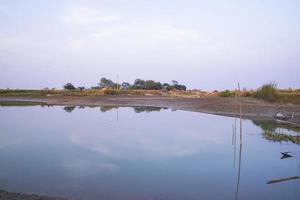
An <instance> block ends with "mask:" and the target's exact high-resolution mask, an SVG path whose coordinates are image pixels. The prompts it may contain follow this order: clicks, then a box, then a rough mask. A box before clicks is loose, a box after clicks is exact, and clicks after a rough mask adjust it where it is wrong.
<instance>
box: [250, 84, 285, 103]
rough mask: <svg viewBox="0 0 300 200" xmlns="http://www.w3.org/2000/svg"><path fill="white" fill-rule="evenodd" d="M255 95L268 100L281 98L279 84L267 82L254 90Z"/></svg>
mask: <svg viewBox="0 0 300 200" xmlns="http://www.w3.org/2000/svg"><path fill="white" fill-rule="evenodd" d="M253 96H254V97H255V98H258V99H263V100H266V101H276V100H277V99H278V98H279V94H278V90H277V84H276V83H267V84H264V85H263V86H262V87H260V88H259V89H257V90H256V92H254V94H253Z"/></svg>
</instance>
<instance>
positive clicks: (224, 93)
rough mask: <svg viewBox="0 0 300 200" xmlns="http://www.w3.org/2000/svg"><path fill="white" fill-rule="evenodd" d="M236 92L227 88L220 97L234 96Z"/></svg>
mask: <svg viewBox="0 0 300 200" xmlns="http://www.w3.org/2000/svg"><path fill="white" fill-rule="evenodd" d="M233 96H234V93H232V92H230V91H229V90H225V91H223V92H221V93H220V97H233Z"/></svg>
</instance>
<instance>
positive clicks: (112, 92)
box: [101, 88, 120, 95]
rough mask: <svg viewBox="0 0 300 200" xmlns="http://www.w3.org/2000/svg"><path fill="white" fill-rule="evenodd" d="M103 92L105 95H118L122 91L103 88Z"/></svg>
mask: <svg viewBox="0 0 300 200" xmlns="http://www.w3.org/2000/svg"><path fill="white" fill-rule="evenodd" d="M101 92H103V95H118V94H120V91H119V90H117V89H111V88H103V89H102V90H101Z"/></svg>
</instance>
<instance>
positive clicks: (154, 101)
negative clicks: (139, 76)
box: [0, 95, 300, 123]
mask: <svg viewBox="0 0 300 200" xmlns="http://www.w3.org/2000/svg"><path fill="white" fill-rule="evenodd" d="M241 101H242V116H243V118H246V119H258V118H263V119H273V118H274V114H275V113H276V112H277V111H283V112H287V113H292V112H294V119H293V121H294V122H296V123H300V105H298V104H297V105H296V104H290V103H289V104H288V103H270V102H265V101H262V100H258V99H254V98H251V97H242V98H241ZM0 102H2V103H1V104H2V105H3V104H5V103H8V102H18V103H19V104H20V103H21V104H22V102H23V104H24V103H33V104H36V103H38V104H44V105H62V106H115V107H125V106H153V107H166V108H170V109H173V110H184V111H193V112H202V113H209V114H217V115H225V116H233V117H235V116H236V117H238V116H239V109H238V105H237V100H236V98H234V97H226V98H224V97H209V96H204V97H197V98H195V97H193V98H186V97H164V96H138V95H136V96H111V95H106V96H0Z"/></svg>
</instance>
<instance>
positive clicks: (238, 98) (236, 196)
mask: <svg viewBox="0 0 300 200" xmlns="http://www.w3.org/2000/svg"><path fill="white" fill-rule="evenodd" d="M238 88H239V90H238V96H237V95H236V105H238V104H239V114H240V146H239V147H240V148H239V161H238V176H237V183H236V193H235V200H237V199H238V197H239V189H240V179H241V166H242V147H243V121H242V101H241V97H240V85H239V84H238ZM234 127H235V129H234V133H235V134H234V135H235V138H236V118H235V126H234ZM235 140H236V139H235ZM235 145H236V144H235ZM234 149H236V147H234ZM234 153H235V152H234ZM234 159H235V155H234ZM234 162H235V161H234Z"/></svg>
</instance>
